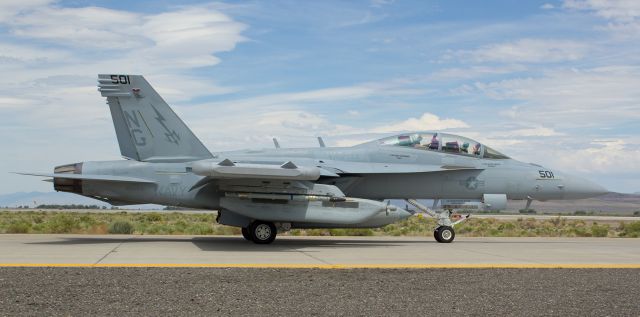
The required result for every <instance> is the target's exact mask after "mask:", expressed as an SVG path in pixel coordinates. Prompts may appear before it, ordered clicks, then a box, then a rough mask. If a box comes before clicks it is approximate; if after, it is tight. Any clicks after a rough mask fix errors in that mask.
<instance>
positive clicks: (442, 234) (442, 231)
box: [435, 226, 456, 243]
mask: <svg viewBox="0 0 640 317" xmlns="http://www.w3.org/2000/svg"><path fill="white" fill-rule="evenodd" d="M435 235H436V241H438V242H440V243H451V242H452V241H453V239H454V238H455V237H456V232H455V231H454V230H453V228H451V227H449V226H440V227H438V228H437V229H436V232H435Z"/></svg>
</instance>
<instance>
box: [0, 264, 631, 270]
mask: <svg viewBox="0 0 640 317" xmlns="http://www.w3.org/2000/svg"><path fill="white" fill-rule="evenodd" d="M0 267H68V268H73V267H81V268H136V267H140V268H142V267H149V268H255V269H325V270H331V269H640V264H569V263H565V264H561V263H558V264H494V263H491V264H268V263H237V264H207V263H100V264H92V263H0Z"/></svg>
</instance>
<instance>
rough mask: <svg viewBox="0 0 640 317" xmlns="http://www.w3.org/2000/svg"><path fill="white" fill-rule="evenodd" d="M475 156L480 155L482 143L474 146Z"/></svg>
mask: <svg viewBox="0 0 640 317" xmlns="http://www.w3.org/2000/svg"><path fill="white" fill-rule="evenodd" d="M473 155H480V143H476V145H474V146H473Z"/></svg>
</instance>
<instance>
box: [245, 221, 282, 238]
mask: <svg viewBox="0 0 640 317" xmlns="http://www.w3.org/2000/svg"><path fill="white" fill-rule="evenodd" d="M277 233H278V231H277V229H276V226H275V225H274V224H273V223H272V222H265V221H254V222H253V223H251V225H250V226H249V235H250V236H251V241H253V243H256V244H269V243H271V242H273V240H275V239H276V234H277Z"/></svg>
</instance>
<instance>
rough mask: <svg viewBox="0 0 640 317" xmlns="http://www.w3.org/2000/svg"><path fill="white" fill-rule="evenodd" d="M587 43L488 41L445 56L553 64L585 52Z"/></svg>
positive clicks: (528, 40)
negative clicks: (495, 42)
mask: <svg viewBox="0 0 640 317" xmlns="http://www.w3.org/2000/svg"><path fill="white" fill-rule="evenodd" d="M588 49H589V47H588V45H586V44H584V43H580V42H576V41H570V40H555V39H520V40H516V41H513V42H505V43H498V44H490V45H485V46H482V47H480V48H478V49H475V50H459V51H453V52H449V53H448V54H447V55H445V59H452V58H455V59H457V60H459V61H462V62H464V61H467V60H471V61H475V62H501V63H552V62H563V61H574V60H578V59H580V58H582V57H583V56H584V55H585V54H586V53H587V52H588Z"/></svg>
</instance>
